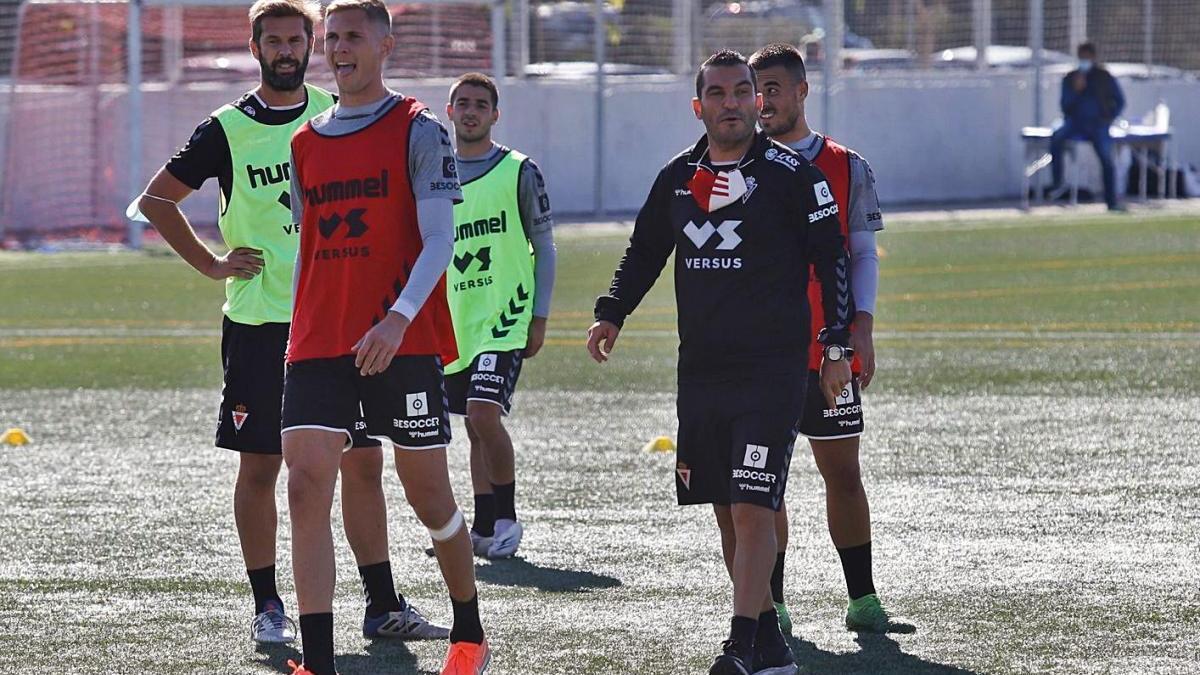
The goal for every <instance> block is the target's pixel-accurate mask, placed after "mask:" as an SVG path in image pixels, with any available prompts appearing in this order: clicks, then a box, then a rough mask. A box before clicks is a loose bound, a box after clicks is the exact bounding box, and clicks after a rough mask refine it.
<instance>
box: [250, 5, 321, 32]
mask: <svg viewBox="0 0 1200 675" xmlns="http://www.w3.org/2000/svg"><path fill="white" fill-rule="evenodd" d="M286 16H298V17H300V18H301V19H304V32H305V33H308V37H309V39H312V36H313V26H315V25H316V23H317V21H320V19H321V6H320V5H319V4H317V2H316V0H257V1H256V2H255V3H254V4H253V5H250V34H251V38H252V39H253V40H254V41H255V42H258V40H259V38H261V37H262V31H263V29H262V21H263V19H266V18H279V17H286Z"/></svg>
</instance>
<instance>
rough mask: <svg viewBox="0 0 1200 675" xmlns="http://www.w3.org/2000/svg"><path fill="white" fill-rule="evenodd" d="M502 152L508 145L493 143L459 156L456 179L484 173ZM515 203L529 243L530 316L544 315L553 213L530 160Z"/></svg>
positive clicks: (550, 288)
mask: <svg viewBox="0 0 1200 675" xmlns="http://www.w3.org/2000/svg"><path fill="white" fill-rule="evenodd" d="M506 152H508V148H506V147H504V146H502V145H498V144H495V143H493V144H492V149H491V150H490V151H488V152H487V153H485V154H484V155H482V156H480V157H471V158H463V157H459V158H458V159H457V162H458V178H459V180H461V181H462V182H464V183H468V182H470V181H473V180H475V179H476V178H479V177H480V176H482V175H484V174H486V173H487V172H488V171H491V170H492V168H493V167H495V166H496V164H498V163H499V162H500V160H501V159H502V158H503V157H504V154H505V153H506ZM517 203H518V205H519V206H520V210H521V222H522V223H523V224H524V226H525V237H526V238H527V239H529V243H530V244H531V245H532V246H533V285H534V290H533V315H534V316H537V317H542V318H547V317H549V316H550V301H551V299H552V296H553V294H554V274H555V268H556V263H557V256H558V254H557V251H556V249H555V247H554V215H553V214H552V213H551V212H550V197H549V196H548V195H547V194H546V181H545V179H543V178H542V172H541V170H540V169H538V165H537V164H535V163H534V161H533V160H532V159H529V160H526V161H525V163H524V164H522V165H521V173H520V175H519V176H518V178H517Z"/></svg>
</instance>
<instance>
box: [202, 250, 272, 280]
mask: <svg viewBox="0 0 1200 675" xmlns="http://www.w3.org/2000/svg"><path fill="white" fill-rule="evenodd" d="M264 264H266V263H265V262H264V261H263V259H262V251H260V250H258V249H254V248H245V247H239V248H235V249H233V250H232V251H230V252H229V253H226V254H225V255H222V256H217V257H215V258H213V261H212V264H211V265H209V268H208V269H207V270H205V271H204V275H205V276H206V277H208V278H210V279H216V280H218V281H220V280H222V279H225V278H227V277H237V278H239V279H253V278H254V277H255V276H256V275H257V274H258V273H259V272H262V268H263V265H264Z"/></svg>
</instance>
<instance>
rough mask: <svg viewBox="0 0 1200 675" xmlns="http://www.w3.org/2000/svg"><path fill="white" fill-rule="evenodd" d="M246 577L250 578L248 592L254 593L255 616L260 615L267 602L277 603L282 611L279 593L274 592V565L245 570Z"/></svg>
mask: <svg viewBox="0 0 1200 675" xmlns="http://www.w3.org/2000/svg"><path fill="white" fill-rule="evenodd" d="M246 576H248V577H250V590H251V591H253V592H254V613H255V614H262V613H263V610H264V606H265V605H266V604H267V603H268V602H277V603H279V608H280V609H283V600H282V599H280V597H279V591H277V590H275V566H274V565H269V566H267V567H260V568H258V569H256V570H246Z"/></svg>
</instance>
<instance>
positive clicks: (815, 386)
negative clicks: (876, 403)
mask: <svg viewBox="0 0 1200 675" xmlns="http://www.w3.org/2000/svg"><path fill="white" fill-rule="evenodd" d="M836 401H837V406H836V407H833V408H830V407H829V404H828V403H826V402H825V395H824V394H822V393H821V376H820V374H819V373H817V371H815V370H810V371H809V372H808V395H807V396H805V398H804V417H803V418H802V419H801V420H800V434H801V435H803V436H805V437H807V438H810V439H812V440H815V441H835V440H837V439H839V438H854V437H856V436H861V435H862V432H863V413H862V397H861V396H859V390H858V378H854V379H852V380H850V384H849V385H847V386H846V387H845V388H844V389H842V392H841V394H839V395H838V397H837V399H836Z"/></svg>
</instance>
